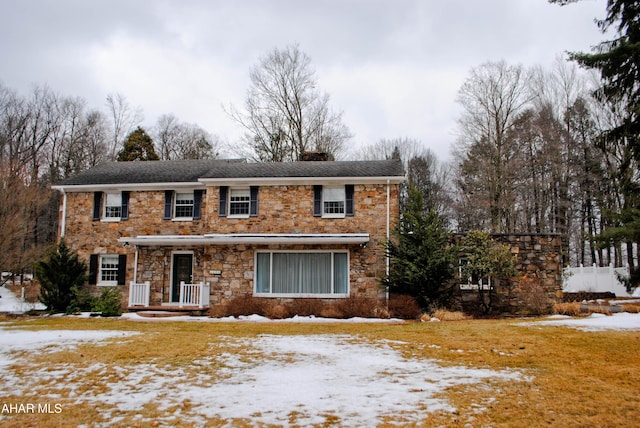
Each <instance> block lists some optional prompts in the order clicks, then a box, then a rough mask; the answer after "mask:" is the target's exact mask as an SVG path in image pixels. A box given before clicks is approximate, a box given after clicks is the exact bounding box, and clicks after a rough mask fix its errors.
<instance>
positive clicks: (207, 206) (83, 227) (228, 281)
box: [65, 184, 399, 304]
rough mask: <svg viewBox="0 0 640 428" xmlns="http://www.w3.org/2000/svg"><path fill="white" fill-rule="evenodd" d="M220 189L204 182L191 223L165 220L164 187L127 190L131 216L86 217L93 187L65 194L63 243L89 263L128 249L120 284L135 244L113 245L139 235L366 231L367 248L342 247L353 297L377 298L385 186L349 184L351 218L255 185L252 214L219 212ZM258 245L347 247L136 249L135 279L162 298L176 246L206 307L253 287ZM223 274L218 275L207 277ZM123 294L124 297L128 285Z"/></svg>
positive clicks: (307, 194) (309, 191)
mask: <svg viewBox="0 0 640 428" xmlns="http://www.w3.org/2000/svg"><path fill="white" fill-rule="evenodd" d="M218 198H219V188H218V187H215V186H211V187H208V188H207V189H206V193H205V195H204V197H203V200H202V218H201V219H199V220H193V221H174V220H164V219H163V207H164V190H158V191H131V193H130V199H129V219H128V220H122V221H116V222H106V221H94V220H92V213H93V192H70V193H67V210H66V219H65V223H66V225H65V228H66V234H65V240H66V242H67V244H68V245H69V246H70V248H72V249H73V250H76V251H77V252H78V254H79V256H80V258H81V259H83V260H85V261H86V262H87V263H88V260H89V256H90V255H91V254H126V255H127V275H126V282H127V284H128V283H129V281H132V280H134V260H135V248H133V247H131V246H124V245H123V244H122V243H120V242H118V239H119V238H121V237H127V236H138V235H202V234H208V233H225V234H226V233H296V234H298V233H314V234H317V233H368V234H369V235H370V242H369V243H368V244H367V246H366V248H361V247H360V246H358V245H351V246H348V249H349V253H350V290H351V295H354V296H355V295H357V296H365V297H371V298H374V297H381V296H382V290H381V288H380V284H379V280H380V278H382V276H383V275H384V274H385V265H386V259H385V256H384V248H383V244H384V242H385V239H386V228H387V224H386V212H387V186H386V185H385V184H366V185H355V187H354V216H353V217H345V218H337V219H327V218H320V217H314V216H313V186H311V185H300V186H297V185H276V186H261V187H260V189H259V194H258V216H257V217H249V218H228V217H219V216H218V206H219V203H218V202H219V201H218ZM390 206H391V212H390V214H391V227H393V224H394V223H395V222H396V221H397V218H398V215H399V205H398V186H397V185H391V192H390ZM256 249H298V250H299V249H305V250H308V249H324V250H327V249H345V247H344V246H338V245H330V246H298V247H291V246H287V247H279V246H269V247H265V246H261V247H255V246H248V245H233V246H188V247H140V248H139V249H138V266H137V278H135V281H137V282H143V281H150V282H151V304H160V303H162V302H167V301H168V296H169V293H170V288H169V287H170V284H171V277H170V272H171V258H172V253H173V252H175V251H188V252H193V254H194V271H193V281H194V282H199V281H205V282H209V283H210V284H211V301H212V304H221V303H224V301H227V300H229V299H231V298H233V297H234V296H237V295H241V294H247V293H252V292H253V278H254V269H253V264H254V253H255V250H256ZM212 271H221V273H220V274H215V275H214V274H211V272H212ZM122 291H123V297H124V298H126V297H127V296H128V285H127V286H124V287H123V289H122Z"/></svg>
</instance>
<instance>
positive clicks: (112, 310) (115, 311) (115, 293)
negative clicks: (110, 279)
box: [91, 287, 122, 317]
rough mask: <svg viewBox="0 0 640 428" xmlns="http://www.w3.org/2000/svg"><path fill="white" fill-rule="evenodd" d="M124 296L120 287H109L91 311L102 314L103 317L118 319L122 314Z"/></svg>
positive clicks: (94, 303) (95, 301) (103, 291)
mask: <svg viewBox="0 0 640 428" xmlns="http://www.w3.org/2000/svg"><path fill="white" fill-rule="evenodd" d="M121 302H122V294H121V293H120V289H119V288H118V287H108V288H105V289H104V290H102V294H100V297H99V298H98V299H96V300H94V302H93V304H92V306H91V310H92V311H94V312H100V315H102V316H103V317H117V316H120V315H121V314H122V306H121Z"/></svg>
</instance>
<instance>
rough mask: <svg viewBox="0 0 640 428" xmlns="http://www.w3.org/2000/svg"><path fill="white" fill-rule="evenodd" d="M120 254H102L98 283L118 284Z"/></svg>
mask: <svg viewBox="0 0 640 428" xmlns="http://www.w3.org/2000/svg"><path fill="white" fill-rule="evenodd" d="M118 266H119V256H118V255H117V254H102V255H100V266H99V271H98V285H118Z"/></svg>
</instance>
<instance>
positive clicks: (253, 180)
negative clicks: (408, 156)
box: [198, 176, 405, 186]
mask: <svg viewBox="0 0 640 428" xmlns="http://www.w3.org/2000/svg"><path fill="white" fill-rule="evenodd" d="M404 180H405V177H404V176H390V177H362V176H356V177H237V178H200V179H199V180H198V181H199V182H200V183H203V184H204V185H209V186H211V185H214V186H242V185H245V186H246V185H251V184H253V185H260V186H283V185H299V186H304V185H313V184H336V185H337V184H387V183H390V184H398V183H401V182H403V181H404Z"/></svg>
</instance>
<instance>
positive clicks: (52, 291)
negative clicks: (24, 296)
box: [34, 241, 87, 312]
mask: <svg viewBox="0 0 640 428" xmlns="http://www.w3.org/2000/svg"><path fill="white" fill-rule="evenodd" d="M34 267H35V276H36V279H37V280H38V281H39V282H40V302H42V303H43V304H44V305H45V306H46V307H47V311H49V312H67V311H68V310H69V308H70V306H71V305H72V303H73V302H74V300H75V299H76V296H77V293H78V290H80V287H81V286H82V285H83V284H84V282H85V281H86V279H87V276H86V272H87V265H86V264H85V263H83V262H81V261H80V260H79V259H78V255H77V254H75V253H72V252H71V251H70V250H69V247H67V246H66V244H65V243H64V241H60V244H59V245H58V247H57V248H56V249H55V250H54V251H53V252H51V254H49V256H48V258H47V259H46V260H43V261H39V262H37V263H36V264H35V266H34Z"/></svg>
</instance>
